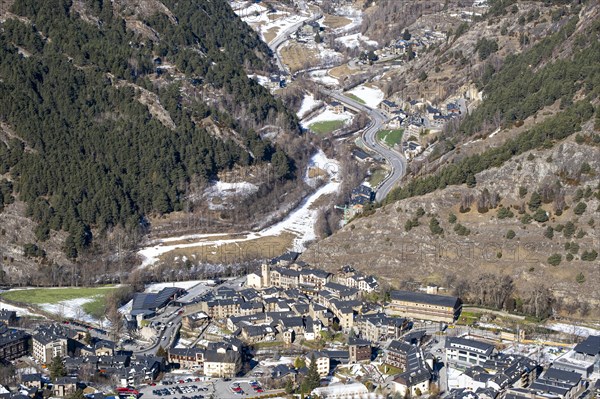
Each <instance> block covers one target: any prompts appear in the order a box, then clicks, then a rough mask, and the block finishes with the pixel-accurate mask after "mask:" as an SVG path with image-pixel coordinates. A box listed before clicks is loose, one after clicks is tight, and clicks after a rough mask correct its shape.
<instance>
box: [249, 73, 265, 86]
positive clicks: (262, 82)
mask: <svg viewBox="0 0 600 399" xmlns="http://www.w3.org/2000/svg"><path fill="white" fill-rule="evenodd" d="M248 77H249V78H250V79H253V80H256V81H257V82H258V84H259V85H261V86H263V87H264V86H266V85H267V83H268V82H269V78H268V77H267V76H263V75H257V74H254V75H248Z"/></svg>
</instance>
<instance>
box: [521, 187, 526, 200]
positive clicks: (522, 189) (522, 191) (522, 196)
mask: <svg viewBox="0 0 600 399" xmlns="http://www.w3.org/2000/svg"><path fill="white" fill-rule="evenodd" d="M526 195H527V187H523V186H521V187H519V197H521V198H525V196H526Z"/></svg>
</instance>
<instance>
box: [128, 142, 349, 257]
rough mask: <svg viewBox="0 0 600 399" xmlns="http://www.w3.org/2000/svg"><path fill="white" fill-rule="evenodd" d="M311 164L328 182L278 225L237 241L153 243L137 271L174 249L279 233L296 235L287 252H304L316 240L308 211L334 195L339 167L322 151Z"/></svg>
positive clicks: (215, 237) (313, 214)
mask: <svg viewBox="0 0 600 399" xmlns="http://www.w3.org/2000/svg"><path fill="white" fill-rule="evenodd" d="M311 163H313V164H314V163H318V164H319V165H323V169H324V170H326V171H327V172H328V174H329V181H328V182H327V183H326V184H324V185H323V186H321V187H320V188H319V189H318V190H317V191H315V192H314V193H313V194H311V195H310V196H308V197H307V198H305V199H304V200H303V201H302V203H301V204H300V206H298V207H297V208H296V209H294V210H292V212H291V213H290V214H289V215H288V216H287V217H286V218H285V219H283V220H282V221H281V222H279V223H276V224H274V225H272V226H270V227H267V228H265V229H263V230H261V231H258V232H246V233H242V234H241V236H240V237H239V238H232V239H219V237H224V236H227V235H226V234H194V235H185V236H178V237H170V238H166V239H161V240H157V241H155V242H154V243H152V244H151V245H150V246H148V247H145V248H142V249H141V250H140V251H138V254H139V255H140V257H141V258H142V259H143V262H142V265H141V267H146V266H150V265H152V264H154V263H155V262H156V261H157V260H158V257H159V256H160V255H162V254H164V253H167V252H170V251H173V250H175V249H178V248H192V247H203V246H221V245H224V244H233V243H239V242H244V241H249V240H255V239H258V238H262V237H269V236H279V235H280V234H281V233H283V232H291V233H293V234H295V235H296V237H295V238H294V241H293V248H290V249H291V250H293V251H297V252H302V251H304V250H305V249H306V247H305V245H306V244H307V243H308V242H310V241H313V240H314V239H315V238H316V234H315V228H314V225H315V223H316V220H317V216H318V211H319V210H318V209H312V208H313V204H314V203H315V202H316V201H317V200H318V199H319V198H320V197H321V196H324V195H328V194H332V193H336V192H337V191H338V190H339V187H340V175H339V170H340V167H339V163H338V162H337V161H336V160H333V159H329V158H327V157H326V156H325V154H324V153H323V152H322V151H319V152H318V153H317V154H316V155H315V156H313V157H312V159H311ZM183 240H188V241H190V242H189V243H185V244H172V245H169V244H168V243H169V242H173V241H177V242H178V241H183Z"/></svg>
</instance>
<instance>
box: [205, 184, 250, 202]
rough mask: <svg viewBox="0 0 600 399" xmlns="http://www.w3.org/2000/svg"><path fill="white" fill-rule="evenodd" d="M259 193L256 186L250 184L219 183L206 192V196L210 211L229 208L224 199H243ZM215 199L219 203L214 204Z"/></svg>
mask: <svg viewBox="0 0 600 399" xmlns="http://www.w3.org/2000/svg"><path fill="white" fill-rule="evenodd" d="M256 191H258V186H257V185H256V184H252V183H248V182H236V183H226V182H222V181H218V182H216V183H213V184H212V185H211V186H210V187H208V188H207V189H206V190H205V191H204V195H205V196H206V198H207V199H208V206H209V208H210V209H224V208H226V207H227V204H226V203H223V202H222V200H223V199H227V198H243V197H246V196H248V195H250V194H253V193H255V192H256ZM213 199H218V200H219V202H217V203H214V201H213Z"/></svg>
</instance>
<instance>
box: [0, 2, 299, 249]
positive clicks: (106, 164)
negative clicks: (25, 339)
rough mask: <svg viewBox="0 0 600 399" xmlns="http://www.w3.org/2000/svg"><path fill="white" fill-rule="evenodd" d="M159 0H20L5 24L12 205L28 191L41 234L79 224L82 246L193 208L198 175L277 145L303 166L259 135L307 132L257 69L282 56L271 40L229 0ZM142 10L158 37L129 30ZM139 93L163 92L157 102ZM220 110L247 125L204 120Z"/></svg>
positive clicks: (2, 157)
mask: <svg viewBox="0 0 600 399" xmlns="http://www.w3.org/2000/svg"><path fill="white" fill-rule="evenodd" d="M154 3H157V2H152V1H141V0H140V1H139V2H119V1H114V2H112V1H102V0H84V1H71V0H48V1H37V0H17V1H15V2H14V4H12V7H11V8H10V10H9V12H8V13H7V14H6V15H5V16H3V18H4V17H5V18H6V20H5V22H3V23H2V24H1V25H0V123H1V125H0V173H1V174H2V175H3V180H2V183H1V185H0V204H1V205H4V204H9V203H11V202H13V201H14V200H15V199H18V200H21V201H25V202H26V203H27V216H29V217H31V218H33V219H34V220H35V221H36V222H37V223H38V227H37V228H36V231H35V236H36V239H37V241H38V243H41V242H44V241H45V240H46V239H48V238H49V236H50V234H51V231H60V230H62V231H66V232H69V236H68V238H67V240H66V244H65V246H64V250H65V252H66V254H67V255H68V256H69V257H70V258H76V257H77V256H78V254H80V253H81V251H82V250H84V249H85V248H86V247H87V246H88V245H89V244H90V243H91V242H92V239H93V237H92V232H99V233H102V232H103V231H106V229H108V228H110V227H112V226H125V227H126V228H128V229H130V230H136V229H138V228H139V227H140V226H142V225H143V223H144V220H145V218H146V217H147V216H148V215H150V214H164V213H169V212H172V211H176V210H179V209H181V208H182V204H183V201H184V199H185V196H186V187H187V186H188V184H189V183H190V182H191V181H197V180H203V181H207V180H209V179H214V178H215V177H216V175H217V173H218V172H219V171H222V170H227V169H229V168H232V167H233V166H234V165H240V166H245V165H251V164H260V163H268V162H270V161H271V157H272V156H273V155H274V154H277V156H276V157H275V158H276V160H277V161H278V162H279V163H282V162H283V165H279V167H278V168H277V170H282V169H283V170H284V172H282V173H280V175H278V176H277V177H278V178H280V180H281V181H282V180H284V179H286V178H293V177H294V176H293V163H294V160H293V159H292V158H291V157H288V156H287V155H286V154H285V153H284V150H283V149H281V148H280V149H278V148H277V146H276V145H275V144H274V143H271V142H269V141H266V140H263V139H261V138H260V136H259V135H258V134H257V133H256V130H257V129H259V128H261V127H263V126H265V125H267V124H270V125H277V127H278V129H280V131H283V132H284V133H285V134H291V135H295V134H298V132H299V130H298V126H297V120H296V117H295V115H292V114H289V113H288V112H287V111H286V110H285V108H284V107H283V105H282V103H281V102H280V101H278V100H275V99H274V98H273V97H272V96H271V95H270V93H269V92H268V91H267V90H266V89H264V88H263V87H261V86H259V85H258V84H257V83H256V82H254V81H253V80H250V79H248V78H247V72H246V70H245V69H244V68H248V69H251V70H253V71H264V72H269V70H270V69H271V68H272V66H271V64H270V50H269V49H268V47H267V46H266V45H265V44H264V43H263V42H261V41H260V39H259V38H258V36H257V35H256V33H254V32H253V31H252V30H251V29H250V28H249V27H248V26H247V25H246V24H245V23H243V22H242V21H241V20H239V18H238V17H237V16H236V15H235V14H234V13H233V11H232V10H231V8H230V6H229V5H228V4H227V2H226V1H225V0H210V1H208V0H200V1H192V0H187V1H164V2H163V3H164V6H166V9H165V8H164V7H156V8H155V9H153V8H152V7H151V6H152V4H154ZM135 5H137V6H140V7H142V6H143V7H142V8H144V15H140V13H139V12H138V11H139V10H137V9H136V8H135V7H134V6H135ZM136 18H137V20H136V21H135V22H136V23H137V26H139V25H140V23H141V24H142V25H143V27H144V29H145V31H151V32H153V34H154V35H153V37H149V36H148V35H144V34H143V33H140V31H139V30H138V31H136V30H132V29H129V27H130V25H131V21H132V19H136ZM166 62H169V63H170V66H169V68H171V69H168V71H169V72H170V74H169V75H168V76H167V77H161V75H162V72H163V71H164V70H161V71H159V70H158V69H157V66H160V65H163V64H165V63H166ZM198 90H201V91H202V92H203V93H204V94H205V95H204V96H201V97H199V98H198V97H197V96H196V97H195V99H194V100H191V98H194V97H193V96H192V95H191V94H190V92H191V93H196V91H198ZM140 93H142V94H144V93H145V95H146V97H148V96H150V97H152V96H157V97H156V101H154V104H153V106H154V108H152V107H151V106H150V105H148V101H146V102H144V101H142V100H140V98H141V97H143V95H142V94H140ZM230 104H235V105H236V110H240V109H242V110H243V111H244V112H245V113H246V114H247V115H252V118H249V120H248V121H246V120H243V121H240V120H237V119H236V116H237V115H236V114H232V113H230V112H228V111H229V110H230V109H232V108H229V107H228V106H229V105H230ZM156 108H158V111H157V110H156ZM157 114H160V115H162V116H163V118H162V119H161V118H158V117H157ZM207 116H212V118H213V119H214V120H216V121H218V123H219V124H221V125H222V126H224V127H227V128H228V129H231V130H232V131H235V132H236V135H237V136H236V137H235V138H232V137H215V136H214V135H211V134H209V132H207V131H206V130H205V129H204V128H201V127H199V125H197V124H196V121H199V120H202V119H204V118H206V117H207ZM165 119H166V120H167V122H168V123H167V122H165ZM171 121H172V123H171ZM298 156H301V155H298Z"/></svg>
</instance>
